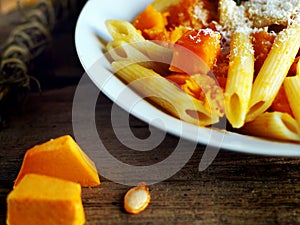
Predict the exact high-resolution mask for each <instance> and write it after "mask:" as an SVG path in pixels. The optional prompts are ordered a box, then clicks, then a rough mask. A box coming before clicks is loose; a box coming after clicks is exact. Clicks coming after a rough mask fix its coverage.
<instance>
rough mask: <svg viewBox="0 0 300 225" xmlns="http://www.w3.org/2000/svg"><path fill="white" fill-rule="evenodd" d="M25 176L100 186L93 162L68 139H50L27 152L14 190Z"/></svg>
mask: <svg viewBox="0 0 300 225" xmlns="http://www.w3.org/2000/svg"><path fill="white" fill-rule="evenodd" d="M27 173H36V174H43V175H47V176H52V177H57V178H61V179H65V180H70V181H74V182H77V183H79V184H81V186H83V187H92V186H97V185H99V184H100V179H99V176H98V172H97V169H96V167H95V164H94V162H93V161H92V160H91V159H90V158H89V157H88V156H87V155H86V154H85V153H84V152H83V151H82V150H81V148H80V147H79V145H78V144H77V143H76V142H75V141H74V139H73V138H72V137H71V136H69V135H65V136H61V137H58V138H56V139H52V140H50V141H47V142H45V143H43V144H41V145H36V146H34V147H33V148H31V149H29V150H27V152H26V153H25V157H24V160H23V164H22V167H21V169H20V172H19V174H18V176H17V179H16V180H15V184H14V187H15V186H17V185H18V183H19V182H20V181H21V179H22V178H23V177H24V175H25V174H27Z"/></svg>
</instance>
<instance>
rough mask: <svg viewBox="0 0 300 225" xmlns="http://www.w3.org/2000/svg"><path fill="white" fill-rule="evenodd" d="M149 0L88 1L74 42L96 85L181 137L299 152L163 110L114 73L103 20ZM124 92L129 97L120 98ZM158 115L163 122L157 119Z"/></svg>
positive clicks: (126, 14)
mask: <svg viewBox="0 0 300 225" xmlns="http://www.w3.org/2000/svg"><path fill="white" fill-rule="evenodd" d="M150 2H152V0H126V1H125V0H111V1H103V0H89V1H87V3H86V5H85V6H84V8H83V9H82V12H81V14H80V16H79V18H78V21H77V25H76V30H75V44H76V49H77V53H78V56H79V59H80V61H81V63H82V65H83V67H84V69H85V70H86V72H87V74H88V76H89V77H90V78H91V80H92V81H93V82H94V83H95V85H96V86H97V87H98V88H99V89H100V90H101V91H102V92H103V93H104V94H105V95H107V96H108V97H109V98H110V99H111V100H112V101H114V102H115V103H116V104H118V105H119V106H121V107H122V108H124V109H125V110H126V111H128V112H130V113H131V114H132V115H134V116H136V117H137V118H139V119H141V120H143V121H145V122H147V123H149V124H151V125H153V126H155V127H157V128H159V129H161V130H164V131H166V132H168V133H171V134H174V135H176V136H178V137H182V138H185V139H188V140H191V141H193V142H197V143H201V144H207V145H209V146H212V147H221V148H222V149H227V150H231V151H236V152H243V153H251V154H262V155H270V156H300V145H298V144H291V143H282V142H276V141H269V140H265V139H260V138H256V137H250V136H246V135H240V134H236V133H232V132H221V131H218V130H212V129H209V128H203V127H197V126H194V125H191V124H188V123H185V122H182V121H180V120H178V119H176V118H173V117H171V116H169V115H167V114H165V113H163V112H161V111H160V110H158V109H156V108H155V107H153V106H152V105H150V104H149V103H147V102H146V101H144V100H142V101H141V100H140V99H139V97H138V96H137V95H136V94H135V93H134V92H133V91H131V90H130V89H126V88H125V85H124V84H123V83H122V82H120V80H118V79H117V78H116V77H115V76H114V75H113V73H112V69H111V68H110V66H109V63H108V61H107V60H106V58H105V57H103V51H102V50H103V45H102V44H101V41H100V40H99V38H98V37H101V38H103V39H104V40H106V41H108V40H110V39H111V38H110V36H109V34H108V32H107V30H106V27H105V24H104V21H105V20H107V19H124V20H129V21H130V20H132V19H133V18H134V16H135V15H137V14H138V13H139V12H140V11H141V10H143V9H144V8H145V6H146V5H147V4H149V3H150ZM95 68H96V69H95ZM124 96H125V97H126V101H124V99H122V98H121V97H124ZM129 103H132V104H129ZM133 103H134V104H133ZM133 105H134V106H133ZM158 118H159V119H160V121H161V122H157V119H158Z"/></svg>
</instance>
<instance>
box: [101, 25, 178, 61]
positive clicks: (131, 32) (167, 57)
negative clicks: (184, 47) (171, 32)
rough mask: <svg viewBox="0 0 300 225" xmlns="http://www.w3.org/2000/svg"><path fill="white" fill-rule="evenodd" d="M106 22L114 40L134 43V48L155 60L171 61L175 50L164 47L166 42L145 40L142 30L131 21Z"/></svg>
mask: <svg viewBox="0 0 300 225" xmlns="http://www.w3.org/2000/svg"><path fill="white" fill-rule="evenodd" d="M105 24H106V27H107V30H108V32H109V33H110V34H111V36H112V38H113V39H114V40H117V41H120V40H121V41H125V42H127V43H128V44H132V46H133V47H134V48H136V49H138V50H139V51H140V52H142V53H143V54H145V55H146V56H148V57H149V58H150V59H151V60H153V61H156V62H161V63H166V64H170V63H171V60H172V57H173V50H171V49H169V48H167V47H164V46H163V44H164V43H154V42H152V41H149V40H145V38H144V37H143V36H142V34H141V32H140V31H138V30H137V29H136V28H135V27H134V26H133V25H132V24H131V23H130V22H128V21H124V20H107V21H106V22H105ZM160 44H161V45H160Z"/></svg>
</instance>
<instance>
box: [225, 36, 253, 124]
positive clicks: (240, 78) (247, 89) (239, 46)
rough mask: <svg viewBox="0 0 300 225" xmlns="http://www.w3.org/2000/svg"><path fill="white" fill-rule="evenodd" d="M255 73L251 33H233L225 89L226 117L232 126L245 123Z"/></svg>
mask: <svg viewBox="0 0 300 225" xmlns="http://www.w3.org/2000/svg"><path fill="white" fill-rule="evenodd" d="M253 75H254V50H253V46H252V42H251V38H250V35H249V34H246V33H242V32H238V33H235V34H233V36H232V38H231V44H230V63H229V69H228V77H227V82H226V89H225V106H226V107H225V110H226V117H227V119H228V121H229V122H230V123H231V125H232V127H234V128H240V127H242V126H243V125H244V123H245V119H246V114H247V112H248V104H249V100H250V96H251V89H252V82H253Z"/></svg>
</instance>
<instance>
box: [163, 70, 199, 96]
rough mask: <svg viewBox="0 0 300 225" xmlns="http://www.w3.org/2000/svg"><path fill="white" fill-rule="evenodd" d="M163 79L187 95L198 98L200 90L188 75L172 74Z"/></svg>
mask: <svg viewBox="0 0 300 225" xmlns="http://www.w3.org/2000/svg"><path fill="white" fill-rule="evenodd" d="M165 78H166V79H168V80H170V81H171V82H174V83H175V84H177V85H178V86H179V87H180V88H181V89H182V90H183V91H184V92H186V93H187V94H189V95H191V96H193V97H194V98H197V99H198V98H200V95H201V92H202V90H201V88H200V87H199V85H198V84H197V83H196V82H195V81H194V79H192V78H191V76H190V75H187V74H172V75H169V76H166V77H165Z"/></svg>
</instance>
